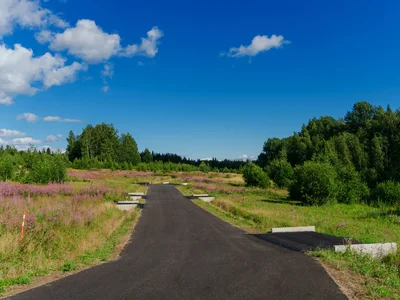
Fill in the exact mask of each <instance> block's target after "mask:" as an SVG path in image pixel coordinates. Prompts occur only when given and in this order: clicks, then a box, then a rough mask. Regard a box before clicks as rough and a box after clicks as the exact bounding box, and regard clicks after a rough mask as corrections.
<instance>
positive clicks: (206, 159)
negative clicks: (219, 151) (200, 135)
mask: <svg viewBox="0 0 400 300" xmlns="http://www.w3.org/2000/svg"><path fill="white" fill-rule="evenodd" d="M200 160H202V161H211V160H212V157H204V158H200Z"/></svg>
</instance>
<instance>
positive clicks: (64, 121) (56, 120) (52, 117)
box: [43, 116, 82, 123]
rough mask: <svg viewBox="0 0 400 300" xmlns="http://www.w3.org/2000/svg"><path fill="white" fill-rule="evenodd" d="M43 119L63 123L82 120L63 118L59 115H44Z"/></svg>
mask: <svg viewBox="0 0 400 300" xmlns="http://www.w3.org/2000/svg"><path fill="white" fill-rule="evenodd" d="M43 121H45V122H61V123H80V122H82V121H81V120H76V119H63V118H61V117H58V116H48V117H44V118H43Z"/></svg>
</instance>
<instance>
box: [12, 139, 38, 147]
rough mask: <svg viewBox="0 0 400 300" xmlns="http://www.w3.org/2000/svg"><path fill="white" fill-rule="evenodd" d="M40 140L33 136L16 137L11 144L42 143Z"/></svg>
mask: <svg viewBox="0 0 400 300" xmlns="http://www.w3.org/2000/svg"><path fill="white" fill-rule="evenodd" d="M40 143H41V141H40V140H35V139H33V138H31V137H23V138H15V139H12V140H11V142H10V144H12V145H29V144H40Z"/></svg>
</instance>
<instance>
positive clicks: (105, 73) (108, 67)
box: [101, 63, 114, 78]
mask: <svg viewBox="0 0 400 300" xmlns="http://www.w3.org/2000/svg"><path fill="white" fill-rule="evenodd" d="M101 76H102V77H103V78H112V77H113V76H114V65H113V64H112V63H106V64H104V68H103V70H102V71H101Z"/></svg>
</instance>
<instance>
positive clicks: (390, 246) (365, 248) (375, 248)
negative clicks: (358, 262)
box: [334, 243, 397, 257]
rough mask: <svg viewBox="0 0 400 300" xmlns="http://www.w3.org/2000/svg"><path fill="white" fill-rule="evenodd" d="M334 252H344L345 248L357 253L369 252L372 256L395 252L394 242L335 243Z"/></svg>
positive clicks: (395, 245)
mask: <svg viewBox="0 0 400 300" xmlns="http://www.w3.org/2000/svg"><path fill="white" fill-rule="evenodd" d="M334 248H335V252H345V251H346V250H347V249H350V250H351V251H354V252H358V253H365V254H369V255H371V256H372V257H383V256H386V255H388V254H391V253H396V252H397V244H396V243H385V244H360V245H335V246H334Z"/></svg>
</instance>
